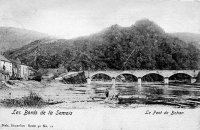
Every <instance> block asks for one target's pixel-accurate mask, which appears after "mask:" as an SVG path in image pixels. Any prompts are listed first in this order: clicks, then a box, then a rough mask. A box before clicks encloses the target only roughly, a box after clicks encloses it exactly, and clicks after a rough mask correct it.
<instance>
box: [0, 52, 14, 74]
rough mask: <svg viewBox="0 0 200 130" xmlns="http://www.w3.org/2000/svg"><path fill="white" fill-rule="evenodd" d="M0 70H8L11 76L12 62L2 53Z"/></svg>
mask: <svg viewBox="0 0 200 130" xmlns="http://www.w3.org/2000/svg"><path fill="white" fill-rule="evenodd" d="M0 70H3V71H5V72H8V73H9V76H12V63H11V62H10V61H9V60H8V59H6V58H5V57H4V56H2V55H0Z"/></svg>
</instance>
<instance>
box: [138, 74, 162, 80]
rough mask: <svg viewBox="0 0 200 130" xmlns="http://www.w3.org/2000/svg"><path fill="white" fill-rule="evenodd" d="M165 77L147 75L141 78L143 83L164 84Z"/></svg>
mask: <svg viewBox="0 0 200 130" xmlns="http://www.w3.org/2000/svg"><path fill="white" fill-rule="evenodd" d="M164 78H165V77H164V76H163V75H161V74H159V73H147V74H145V75H143V76H142V77H141V79H142V81H147V82H156V81H159V82H163V81H164Z"/></svg>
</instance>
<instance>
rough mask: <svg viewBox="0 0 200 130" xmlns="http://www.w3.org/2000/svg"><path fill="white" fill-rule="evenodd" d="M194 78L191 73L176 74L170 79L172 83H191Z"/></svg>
mask: <svg viewBox="0 0 200 130" xmlns="http://www.w3.org/2000/svg"><path fill="white" fill-rule="evenodd" d="M192 78H193V76H192V75H191V74H189V73H175V74H172V75H171V76H170V77H169V81H170V82H187V83H189V82H191V79H192Z"/></svg>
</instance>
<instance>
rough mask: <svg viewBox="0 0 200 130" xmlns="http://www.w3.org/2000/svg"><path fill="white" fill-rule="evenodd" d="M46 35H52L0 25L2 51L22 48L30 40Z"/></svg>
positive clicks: (0, 46)
mask: <svg viewBox="0 0 200 130" xmlns="http://www.w3.org/2000/svg"><path fill="white" fill-rule="evenodd" d="M46 37H50V36H48V35H47V34H44V33H39V32H35V31H31V30H26V29H21V28H15V27H0V52H4V51H7V50H10V49H16V48H21V47H22V46H24V45H27V44H29V43H30V42H33V41H35V40H37V39H41V38H46Z"/></svg>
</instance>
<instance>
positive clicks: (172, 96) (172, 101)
mask: <svg viewBox="0 0 200 130" xmlns="http://www.w3.org/2000/svg"><path fill="white" fill-rule="evenodd" d="M89 88H90V89H91V90H92V91H91V92H92V95H93V96H94V97H95V98H97V99H98V98H99V99H103V97H105V90H106V89H108V90H109V92H110V93H111V96H112V95H113V93H114V94H118V95H119V97H118V100H119V102H118V104H121V105H124V104H125V105H127V106H128V105H131V104H159V105H173V106H177V107H189V108H195V107H197V106H198V105H199V104H200V86H199V85H194V84H193V85H192V84H169V85H163V84H143V85H137V84H136V83H135V84H131V83H129V84H116V85H114V86H113V85H111V84H110V85H109V84H92V85H90V86H89Z"/></svg>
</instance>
